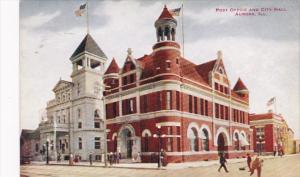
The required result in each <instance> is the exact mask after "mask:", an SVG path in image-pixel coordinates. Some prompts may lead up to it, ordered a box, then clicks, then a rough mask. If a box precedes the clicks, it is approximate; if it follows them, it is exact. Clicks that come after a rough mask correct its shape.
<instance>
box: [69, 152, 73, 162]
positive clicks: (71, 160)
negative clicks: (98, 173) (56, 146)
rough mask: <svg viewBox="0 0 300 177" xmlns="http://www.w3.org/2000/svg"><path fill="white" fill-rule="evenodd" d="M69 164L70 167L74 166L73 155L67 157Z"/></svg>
mask: <svg viewBox="0 0 300 177" xmlns="http://www.w3.org/2000/svg"><path fill="white" fill-rule="evenodd" d="M69 161H70V162H69V163H70V165H73V164H74V159H73V154H70V156H69Z"/></svg>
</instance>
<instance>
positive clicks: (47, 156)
mask: <svg viewBox="0 0 300 177" xmlns="http://www.w3.org/2000/svg"><path fill="white" fill-rule="evenodd" d="M46 164H47V165H48V164H49V140H48V139H47V141H46Z"/></svg>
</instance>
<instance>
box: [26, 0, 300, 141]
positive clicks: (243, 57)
mask: <svg viewBox="0 0 300 177" xmlns="http://www.w3.org/2000/svg"><path fill="white" fill-rule="evenodd" d="M92 2H93V1H92ZM95 5H96V4H95ZM163 5H164V4H163V2H161V1H158V2H155V3H152V4H148V5H147V6H143V4H142V3H140V2H139V1H118V2H116V1H102V2H101V3H99V4H97V7H94V8H93V11H92V12H91V16H90V18H91V19H93V20H94V21H96V20H98V21H103V20H106V23H105V24H103V25H102V26H101V27H97V28H95V27H93V26H92V27H91V29H90V33H91V35H92V36H93V38H94V39H95V40H96V42H97V43H98V45H99V46H100V47H101V48H102V50H103V51H104V52H105V54H106V55H107V56H108V58H109V60H108V61H107V63H106V65H108V64H109V62H110V60H111V58H112V57H116V59H117V62H118V64H119V65H120V66H122V65H123V63H124V60H125V57H126V55H127V52H126V50H127V48H129V47H131V48H132V49H133V51H134V53H133V56H134V57H136V58H138V57H141V56H143V55H144V54H149V53H151V52H152V49H151V48H152V45H153V44H154V43H155V42H156V35H155V28H154V22H155V20H156V19H157V18H158V16H159V15H160V13H161V10H162V8H163ZM168 7H169V8H176V7H179V5H178V3H176V2H172V3H171V4H168ZM195 7H196V6H195ZM218 7H221V6H218ZM203 9H204V10H201V11H200V12H199V13H196V12H194V11H191V10H185V12H184V13H185V18H186V19H188V18H190V19H192V21H190V22H189V23H190V24H193V23H195V24H201V25H200V26H201V27H203V28H204V27H205V28H206V29H208V26H210V25H209V24H224V23H226V25H227V24H229V23H230V22H237V21H235V17H234V16H233V15H232V14H228V15H226V14H224V15H223V14H221V15H220V14H216V12H215V9H214V8H207V7H204V8H203ZM59 15H61V14H60V12H59V11H56V12H55V13H51V14H45V13H38V15H36V16H31V17H28V18H24V19H22V18H21V21H20V22H21V30H20V43H21V44H20V45H21V46H20V50H21V51H20V56H21V60H20V67H21V87H22V88H21V98H22V100H21V117H22V119H21V126H22V128H28V127H30V128H34V127H36V126H37V125H38V120H39V119H38V116H39V114H38V112H39V110H40V108H42V107H45V106H46V101H48V100H49V99H51V98H53V92H52V91H51V89H52V88H53V86H54V85H55V84H56V82H57V81H58V80H59V77H62V79H67V80H70V73H71V69H72V65H71V62H70V61H69V57H70V55H71V54H72V53H73V52H74V50H75V49H76V47H77V46H78V45H79V43H80V42H81V40H82V39H83V37H84V35H85V34H86V28H85V26H82V25H81V26H79V25H76V24H75V23H71V22H68V21H65V23H67V25H68V26H70V27H69V28H68V29H67V30H64V31H59V32H57V31H55V30H48V29H47V28H45V26H46V24H47V23H48V22H50V21H52V20H53V19H54V18H56V17H58V16H59ZM70 18H71V17H70ZM268 19H269V17H268ZM70 21H72V20H70ZM243 21H245V23H240V21H239V22H238V24H240V25H242V27H244V28H246V27H247V25H248V23H247V22H249V19H247V18H245V20H243ZM186 22H188V21H186ZM72 25H73V26H72ZM187 25H188V24H187ZM229 25H230V24H229ZM220 26H221V25H220ZM39 27H41V28H40V29H39V31H38V32H36V31H34V30H33V29H35V28H39ZM216 27H218V25H216ZM298 28H299V27H297V29H298ZM177 30H180V27H177ZM203 30H204V29H203ZM255 30H256V31H255V34H256V33H257V32H259V31H260V30H262V28H261V27H259V28H255ZM197 31H200V32H201V33H202V32H203V31H201V29H193V28H191V29H189V31H185V32H186V33H187V34H193V38H195V40H193V41H186V44H185V54H186V58H188V59H190V60H192V61H193V62H194V63H198V64H199V63H202V62H206V61H208V60H211V59H214V58H216V52H217V50H222V51H223V55H224V62H225V67H226V71H227V74H228V75H229V79H230V80H231V85H232V86H233V85H234V84H235V82H236V80H237V78H238V77H241V78H242V80H243V81H244V82H245V84H246V85H247V87H248V88H249V90H250V107H251V112H256V113H260V112H266V111H267V108H266V106H265V105H266V102H267V101H268V99H270V98H271V97H273V96H276V97H277V100H278V105H277V109H278V111H279V112H280V113H283V115H284V116H285V117H286V118H287V121H288V123H289V125H290V126H291V127H292V128H293V130H295V132H300V131H299V127H296V126H297V125H299V91H298V90H299V60H298V58H299V48H298V41H295V40H293V41H284V40H281V41H278V40H272V39H269V38H268V39H266V38H263V36H256V37H253V38H252V37H249V36H250V35H248V36H247V35H243V36H237V37H224V36H228V35H224V33H222V32H223V31H220V33H221V34H220V35H218V36H217V37H216V36H215V35H216V34H215V33H216V32H215V31H210V30H208V31H209V33H210V34H211V35H210V36H211V37H210V38H206V35H204V36H200V34H198V33H196V32H197ZM200 32H199V33H200ZM236 32H237V31H231V32H230V34H232V35H231V36H233V34H236ZM68 33H72V34H73V35H69V34H68ZM177 34H178V38H180V37H179V35H180V32H179V31H177ZM222 35H223V36H222ZM41 45H43V47H42V48H40V47H39V46H41ZM36 50H38V54H34V52H35V51H36ZM28 103H30V104H28ZM298 136H300V135H298Z"/></svg>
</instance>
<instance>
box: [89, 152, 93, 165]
mask: <svg viewBox="0 0 300 177" xmlns="http://www.w3.org/2000/svg"><path fill="white" fill-rule="evenodd" d="M89 160H90V165H91V166H92V165H93V155H92V153H90V154H89Z"/></svg>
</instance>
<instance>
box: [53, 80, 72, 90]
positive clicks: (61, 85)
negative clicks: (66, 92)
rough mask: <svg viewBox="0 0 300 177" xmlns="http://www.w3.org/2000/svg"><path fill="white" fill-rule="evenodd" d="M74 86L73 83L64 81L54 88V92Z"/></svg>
mask: <svg viewBox="0 0 300 177" xmlns="http://www.w3.org/2000/svg"><path fill="white" fill-rule="evenodd" d="M71 85H72V82H68V81H64V80H60V81H58V83H57V84H56V85H55V86H54V88H53V91H54V92H56V91H58V90H60V89H63V88H66V87H69V86H71Z"/></svg>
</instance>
